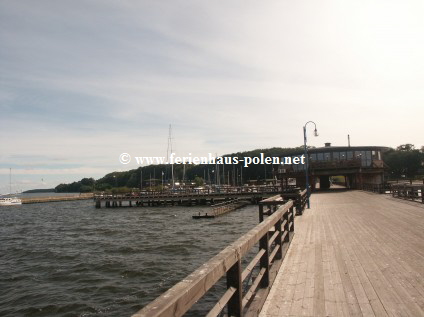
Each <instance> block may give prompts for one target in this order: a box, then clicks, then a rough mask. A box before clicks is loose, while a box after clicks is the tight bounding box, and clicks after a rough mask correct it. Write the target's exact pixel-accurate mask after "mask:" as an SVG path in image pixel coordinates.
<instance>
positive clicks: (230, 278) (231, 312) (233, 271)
mask: <svg viewBox="0 0 424 317" xmlns="http://www.w3.org/2000/svg"><path fill="white" fill-rule="evenodd" d="M241 272H242V270H241V260H240V259H238V261H237V262H236V263H234V265H233V266H232V267H231V268H230V269H229V270H228V272H227V288H230V287H234V288H235V289H236V292H235V293H234V294H233V296H232V297H231V299H230V300H229V301H228V305H227V306H228V316H235V317H242V316H243V306H242V304H243V294H242V290H243V284H242V280H241Z"/></svg>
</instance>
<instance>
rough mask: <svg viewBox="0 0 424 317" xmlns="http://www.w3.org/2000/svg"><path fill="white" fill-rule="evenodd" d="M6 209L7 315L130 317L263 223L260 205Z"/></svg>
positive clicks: (1, 211)
mask: <svg viewBox="0 0 424 317" xmlns="http://www.w3.org/2000/svg"><path fill="white" fill-rule="evenodd" d="M200 208H207V207H166V208H163V207H132V208H116V209H107V208H102V209H95V208H94V204H93V202H92V201H90V200H86V201H75V202H55V203H45V204H33V205H22V206H1V207H0V285H1V286H0V316H118V315H119V316H130V315H131V314H132V313H135V312H136V311H137V310H139V309H140V308H142V307H143V306H145V305H146V304H147V303H148V302H150V301H151V300H153V299H154V298H156V297H157V296H158V295H160V294H161V293H163V292H164V291H166V290H167V289H168V288H169V287H171V286H172V285H174V284H175V283H176V282H178V281H180V280H181V279H182V278H184V277H185V276H186V275H187V274H189V273H191V272H192V271H194V270H195V269H196V268H197V267H198V266H200V265H201V264H202V263H204V262H206V261H207V260H208V259H210V258H211V257H212V256H214V255H215V254H217V253H218V252H219V251H221V250H222V249H223V248H224V247H226V246H227V245H228V244H229V243H230V242H233V241H234V240H236V239H237V238H238V237H240V236H241V235H242V234H244V233H246V232H247V231H248V230H249V229H251V228H252V227H254V226H255V225H256V224H257V223H258V207H257V206H247V207H245V208H242V209H240V210H236V211H234V212H231V213H229V214H226V215H223V216H221V217H218V218H215V219H200V220H194V219H192V218H191V215H192V214H194V213H197V212H198V211H199V209H200Z"/></svg>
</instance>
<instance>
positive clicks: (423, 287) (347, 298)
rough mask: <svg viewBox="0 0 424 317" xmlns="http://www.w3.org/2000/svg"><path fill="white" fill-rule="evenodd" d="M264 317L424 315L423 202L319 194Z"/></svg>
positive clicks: (300, 225)
mask: <svg viewBox="0 0 424 317" xmlns="http://www.w3.org/2000/svg"><path fill="white" fill-rule="evenodd" d="M311 206H312V208H311V209H309V210H305V213H304V215H303V216H301V217H296V224H295V228H296V234H295V236H294V238H293V241H292V243H291V245H290V248H289V251H288V254H287V256H286V258H285V260H284V262H283V264H282V266H281V268H280V271H279V273H278V276H277V278H276V280H275V282H274V285H273V286H272V289H271V291H270V294H269V295H268V298H267V300H266V303H265V305H264V307H263V309H262V312H261V314H260V316H262V317H271V316H272V317H275V316H411V317H412V316H414V317H415V316H424V206H423V205H420V204H419V203H408V202H404V201H399V200H397V199H394V198H391V197H388V196H384V195H378V194H373V193H367V192H362V191H347V192H337V193H319V194H314V195H312V197H311Z"/></svg>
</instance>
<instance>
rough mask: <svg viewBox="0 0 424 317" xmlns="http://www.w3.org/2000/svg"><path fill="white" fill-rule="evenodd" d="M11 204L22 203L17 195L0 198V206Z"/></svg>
mask: <svg viewBox="0 0 424 317" xmlns="http://www.w3.org/2000/svg"><path fill="white" fill-rule="evenodd" d="M13 205H22V200H21V199H20V198H17V197H3V198H0V206H13Z"/></svg>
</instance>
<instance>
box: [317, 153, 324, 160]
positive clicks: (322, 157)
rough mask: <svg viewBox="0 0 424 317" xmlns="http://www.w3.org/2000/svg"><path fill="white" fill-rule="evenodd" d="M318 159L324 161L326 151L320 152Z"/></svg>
mask: <svg viewBox="0 0 424 317" xmlns="http://www.w3.org/2000/svg"><path fill="white" fill-rule="evenodd" d="M317 159H318V161H324V153H318V154H317Z"/></svg>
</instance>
